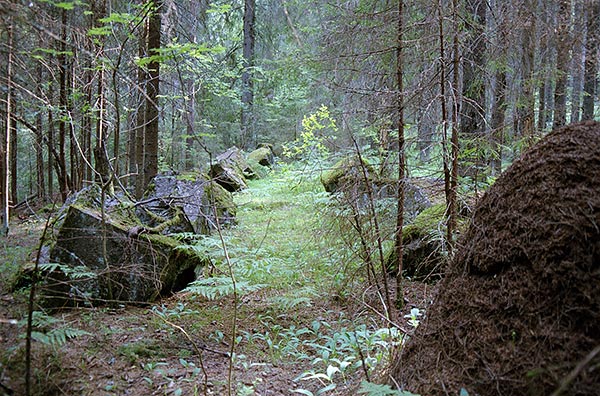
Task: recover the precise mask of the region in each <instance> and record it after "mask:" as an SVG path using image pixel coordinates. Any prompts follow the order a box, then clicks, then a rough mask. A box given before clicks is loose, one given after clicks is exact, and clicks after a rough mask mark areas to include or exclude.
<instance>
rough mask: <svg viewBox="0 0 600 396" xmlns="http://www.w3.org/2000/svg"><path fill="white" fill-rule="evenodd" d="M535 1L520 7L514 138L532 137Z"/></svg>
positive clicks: (530, 0) (532, 0)
mask: <svg viewBox="0 0 600 396" xmlns="http://www.w3.org/2000/svg"><path fill="white" fill-rule="evenodd" d="M535 7H536V4H535V1H534V0H525V1H524V2H523V5H522V7H521V12H520V18H519V19H521V20H522V21H523V25H522V28H521V32H520V34H521V48H522V54H521V68H520V69H521V70H520V80H521V84H520V85H521V87H522V91H521V92H520V95H519V96H518V97H520V98H521V99H520V100H519V101H518V105H517V110H516V116H515V120H514V130H515V135H516V136H526V137H529V138H531V137H532V136H533V135H534V115H535V96H534V87H535V81H534V65H535V34H536V25H537V24H536V17H535Z"/></svg>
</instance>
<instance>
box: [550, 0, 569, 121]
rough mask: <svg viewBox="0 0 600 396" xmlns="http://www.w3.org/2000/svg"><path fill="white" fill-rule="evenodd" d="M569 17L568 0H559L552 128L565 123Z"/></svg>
mask: <svg viewBox="0 0 600 396" xmlns="http://www.w3.org/2000/svg"><path fill="white" fill-rule="evenodd" d="M570 15H571V2H570V0H559V4H558V13H557V18H558V27H557V29H556V50H557V58H556V86H555V87H554V118H553V120H552V127H553V128H560V127H562V126H564V125H565V124H566V122H567V75H568V71H569V69H568V67H569V53H570V49H571V48H570V47H571V45H570V44H571V40H570V34H569V22H570Z"/></svg>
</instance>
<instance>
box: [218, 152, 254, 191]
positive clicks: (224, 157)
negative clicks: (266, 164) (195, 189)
mask: <svg viewBox="0 0 600 396" xmlns="http://www.w3.org/2000/svg"><path fill="white" fill-rule="evenodd" d="M210 176H211V177H212V178H213V179H214V180H215V181H216V182H217V183H219V184H220V185H221V186H223V187H224V188H225V189H226V190H227V191H231V192H235V191H240V190H243V189H245V188H246V187H247V184H246V179H249V180H251V179H256V178H258V174H257V172H256V170H254V169H253V168H252V167H251V166H250V164H249V163H248V161H247V159H246V155H245V154H244V152H243V151H242V150H240V149H239V148H237V147H231V148H230V149H228V150H227V151H225V152H224V153H221V154H219V155H218V156H217V157H216V159H215V162H214V163H213V164H211V166H210Z"/></svg>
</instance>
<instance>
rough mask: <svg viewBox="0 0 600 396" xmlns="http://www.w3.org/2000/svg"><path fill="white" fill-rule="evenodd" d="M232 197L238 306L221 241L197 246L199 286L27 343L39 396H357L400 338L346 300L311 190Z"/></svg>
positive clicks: (88, 317)
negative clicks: (66, 336)
mask: <svg viewBox="0 0 600 396" xmlns="http://www.w3.org/2000/svg"><path fill="white" fill-rule="evenodd" d="M235 200H236V203H237V204H238V216H237V217H238V224H237V225H236V226H235V227H232V228H229V229H225V230H223V232H222V236H223V239H224V241H225V245H226V247H227V251H228V253H229V257H230V263H231V268H232V269H233V272H234V274H235V279H236V281H237V291H238V299H237V301H235V300H234V298H233V297H232V294H231V289H232V288H231V279H230V278H229V276H228V274H229V272H228V270H229V267H228V265H227V260H226V259H225V255H224V250H223V248H222V243H221V240H220V237H219V235H213V236H211V237H205V238H202V239H200V240H199V241H198V242H197V243H196V244H195V245H194V247H193V248H194V249H197V250H198V251H200V252H202V253H203V254H209V255H210V256H211V258H212V261H213V263H214V266H213V267H210V268H209V267H207V268H205V269H204V270H203V274H201V278H200V279H199V280H200V285H198V284H196V285H194V286H193V287H190V288H189V289H188V290H184V291H183V292H180V293H177V294H176V295H174V296H172V297H171V298H169V299H165V300H162V301H161V302H160V303H158V304H156V305H155V306H152V307H149V308H143V307H138V308H136V307H120V308H116V309H115V308H110V309H109V308H95V309H87V310H82V309H77V310H73V311H65V312H60V313H59V314H56V315H53V316H52V317H51V319H52V320H49V321H48V323H47V324H46V327H45V328H44V329H43V330H44V331H46V332H48V331H52V330H53V329H56V328H59V329H63V330H65V329H78V330H83V331H85V332H87V334H86V335H83V336H80V337H78V338H76V339H73V340H70V341H69V342H66V343H60V344H55V345H52V346H44V345H42V344H40V343H36V344H35V348H34V362H35V366H34V377H35V378H34V383H35V386H34V388H35V389H36V390H37V392H38V393H37V394H81V395H102V396H105V395H123V394H127V395H134V396H141V395H228V394H230V392H231V394H232V395H261V396H266V395H270V396H273V395H298V394H301V395H309V396H310V395H317V394H322V395H350V394H355V393H356V389H357V387H358V386H359V385H360V381H361V380H364V379H365V373H369V374H372V373H373V370H374V369H375V368H376V367H379V368H381V367H382V365H383V364H384V363H385V361H386V357H387V352H386V351H387V350H389V348H390V346H391V344H392V343H396V342H398V341H399V336H398V334H397V333H396V332H395V331H393V330H390V329H387V328H384V327H382V325H381V323H379V322H378V321H377V320H374V319H373V317H372V316H370V315H368V314H366V313H365V311H364V310H362V311H361V310H359V309H357V306H358V307H359V305H358V304H355V303H354V302H353V300H352V299H350V298H344V296H350V295H353V293H354V292H356V291H357V290H360V288H359V283H353V282H358V280H357V279H356V277H355V276H353V275H354V274H353V273H352V271H350V270H349V267H348V262H347V260H345V259H342V258H343V257H344V256H345V255H344V254H343V253H344V252H343V248H342V247H341V246H339V239H340V238H339V235H336V233H335V232H334V231H332V230H331V229H330V226H327V224H330V222H329V221H328V216H329V215H328V214H327V211H326V210H325V209H326V207H327V196H326V195H325V193H324V192H322V187H321V186H320V183H319V182H318V180H316V178H314V177H313V178H312V179H311V178H308V177H307V176H306V175H303V174H301V173H297V172H293V171H288V172H280V173H274V174H272V175H270V176H269V177H267V178H265V179H262V180H256V181H252V182H251V183H250V188H249V189H248V190H246V191H244V192H241V193H238V194H236V196H235ZM346 256H347V255H346ZM202 282H203V283H202ZM3 298H8V297H7V295H3ZM10 298H11V304H12V311H13V312H11V313H10V315H11V316H12V317H15V316H16V317H18V314H17V313H16V310H17V309H18V307H19V306H20V305H19V304H22V303H23V302H24V298H25V294H23V295H19V294H16V295H15V296H14V300H13V296H12V295H11V296H10ZM23 310H24V309H23ZM234 310H235V311H236V313H237V320H236V322H235V324H236V327H235V328H236V331H235V337H233V335H234V334H233V329H234V326H233V318H234ZM7 315H8V313H7ZM0 341H2V342H3V346H4V350H5V352H4V353H2V354H0V357H1V360H0V370H1V373H0V374H2V378H1V380H2V383H3V384H10V385H11V386H12V388H13V389H16V390H17V391H19V390H20V387H21V386H22V373H23V371H22V370H23V367H22V360H20V356H21V355H20V352H19V351H22V340H21V339H19V338H18V332H14V331H13V332H2V333H1V334H0ZM232 341H233V346H234V348H233V349H234V352H235V353H234V355H233V357H232V358H231V359H230V358H229V357H228V356H227V352H228V351H230V350H231V347H232Z"/></svg>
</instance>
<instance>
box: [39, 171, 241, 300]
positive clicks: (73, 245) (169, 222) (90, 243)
mask: <svg viewBox="0 0 600 396" xmlns="http://www.w3.org/2000/svg"><path fill="white" fill-rule="evenodd" d="M200 180H201V181H198V180H196V182H195V183H196V184H194V183H192V181H190V180H186V181H185V182H181V181H179V180H177V177H176V176H174V175H170V176H164V175H163V176H159V177H157V178H156V179H155V180H154V182H153V183H152V189H151V190H152V192H151V193H148V194H147V196H146V199H145V200H144V201H141V202H137V203H136V202H133V201H130V200H129V199H128V198H127V197H126V196H125V195H124V194H121V195H120V196H118V197H116V196H108V195H106V194H102V191H101V190H100V188H99V187H98V186H96V185H92V186H90V187H88V188H86V189H84V190H82V191H80V192H78V193H77V194H75V195H74V196H73V197H72V198H70V199H69V200H68V202H67V203H66V204H65V205H64V207H63V208H62V209H61V211H60V212H59V214H58V215H57V218H56V220H55V221H54V222H53V223H52V224H53V229H54V230H55V231H54V232H53V233H51V237H50V238H49V240H48V241H47V242H46V243H47V245H48V250H49V254H48V259H47V264H46V265H45V268H46V269H45V271H44V277H45V282H44V287H43V291H44V292H43V295H44V297H43V299H42V301H43V302H44V304H45V305H47V306H54V307H56V306H63V305H74V304H91V305H98V304H103V303H105V302H116V301H124V302H150V301H154V300H156V299H157V298H159V297H161V296H165V295H168V294H170V293H172V292H175V291H178V290H181V289H183V288H184V287H185V286H186V285H187V284H188V283H189V282H191V281H193V280H194V279H195V273H196V270H197V269H198V268H200V267H202V266H204V265H206V264H207V263H208V262H209V259H208V258H205V257H201V256H199V255H198V254H197V253H195V252H192V251H191V250H184V249H181V248H180V247H181V245H182V243H181V242H179V241H178V240H177V239H175V238H174V237H172V236H171V234H169V233H170V232H181V231H185V232H194V231H195V229H194V225H198V224H200V223H201V222H202V221H204V222H213V223H214V222H215V220H214V210H213V207H214V206H213V205H211V204H210V202H213V200H216V198H214V197H215V196H219V197H220V198H219V202H224V203H219V204H217V208H220V210H218V213H220V214H219V216H223V218H224V219H225V218H227V219H229V218H230V215H231V213H232V212H233V213H234V212H235V211H234V209H233V208H234V206H233V203H232V202H231V201H227V200H226V198H225V197H227V196H229V198H231V197H230V194H229V193H227V192H226V191H224V190H223V189H222V188H221V187H220V186H218V185H217V184H216V183H214V182H210V181H208V178H207V177H206V176H204V177H203V178H200ZM198 185H199V186H201V187H202V190H201V191H202V194H200V190H199V189H197V190H194V188H195V187H197V186H198ZM169 188H172V189H169ZM167 192H169V193H168V194H167ZM192 192H194V193H195V194H196V195H194V194H192ZM175 193H176V194H178V195H177V196H173V195H171V194H175ZM184 198H185V199H187V200H184ZM196 199H198V201H195V200H196ZM203 205H204V206H203ZM203 211H205V212H203ZM142 214H143V215H142ZM194 215H195V217H194ZM210 216H213V217H212V218H211V217H210ZM190 218H191V219H193V220H194V221H193V222H192V221H190ZM199 219H202V220H199ZM226 221H227V220H223V223H225V222H226ZM192 223H193V224H192ZM199 227H200V226H199ZM205 228H206V229H207V230H208V228H209V227H208V226H206V227H205ZM207 232H208V231H207Z"/></svg>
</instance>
